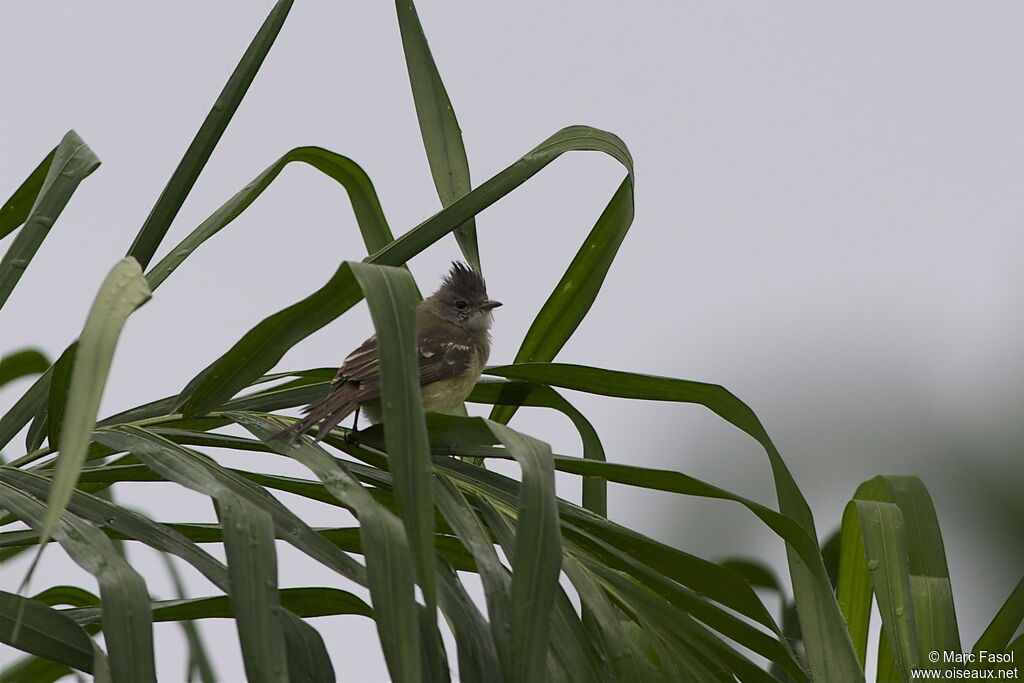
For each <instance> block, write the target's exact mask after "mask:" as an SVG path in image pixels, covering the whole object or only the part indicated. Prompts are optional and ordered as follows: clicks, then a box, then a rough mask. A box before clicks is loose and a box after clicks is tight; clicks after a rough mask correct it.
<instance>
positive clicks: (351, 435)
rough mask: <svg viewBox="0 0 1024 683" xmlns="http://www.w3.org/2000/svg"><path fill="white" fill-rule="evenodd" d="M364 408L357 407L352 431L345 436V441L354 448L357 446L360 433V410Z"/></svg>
mask: <svg viewBox="0 0 1024 683" xmlns="http://www.w3.org/2000/svg"><path fill="white" fill-rule="evenodd" d="M360 408H362V406H356V412H355V417H353V418H352V429H350V430H349V432H348V434H346V435H345V440H346V441H348V442H349V443H350V444H352V445H353V446H354V445H356V443H357V442H356V435H357V434H358V433H359V410H360Z"/></svg>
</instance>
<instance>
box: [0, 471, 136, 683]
mask: <svg viewBox="0 0 1024 683" xmlns="http://www.w3.org/2000/svg"><path fill="white" fill-rule="evenodd" d="M0 505H2V506H3V507H4V508H6V509H7V510H9V511H10V512H11V513H13V514H15V515H17V516H18V518H19V519H21V520H22V521H23V522H25V523H26V524H28V525H29V526H31V527H32V528H33V529H36V530H37V531H40V533H42V529H43V527H44V524H45V522H44V518H45V517H48V515H49V509H47V508H45V507H44V506H43V504H42V503H40V502H39V501H38V500H36V499H35V498H33V497H31V496H29V495H27V494H25V493H23V492H21V491H19V490H18V489H15V488H13V487H11V486H9V485H7V484H0ZM52 533H53V538H55V539H56V540H57V542H59V543H60V544H61V546H62V547H63V548H64V550H65V551H66V552H67V553H68V555H69V556H70V557H71V559H72V560H74V561H75V562H76V563H77V564H78V565H79V566H81V567H82V568H83V569H85V570H86V571H87V572H89V573H90V574H92V575H93V576H95V577H96V581H97V583H99V586H100V598H101V599H102V601H103V602H102V604H103V622H104V628H103V635H104V639H105V640H106V643H107V647H108V649H109V652H110V670H111V673H112V675H113V678H114V680H119V681H139V683H144V682H145V681H156V672H155V668H154V663H153V628H152V616H151V613H150V609H149V602H150V601H149V594H148V593H147V592H146V583H145V581H143V579H142V577H141V576H139V574H138V573H137V572H136V571H135V570H134V569H132V567H131V565H129V564H128V563H127V562H126V561H125V559H124V558H123V557H121V555H119V554H118V552H117V551H116V550H115V548H114V546H113V544H111V542H110V540H109V539H107V537H106V536H105V535H103V532H101V531H100V530H99V529H97V528H96V527H94V526H92V525H91V524H88V523H87V522H84V521H82V520H81V519H79V518H78V517H76V516H74V515H72V514H70V513H68V512H64V513H63V514H61V516H60V517H59V518H58V519H57V522H56V524H54V525H53V527H52Z"/></svg>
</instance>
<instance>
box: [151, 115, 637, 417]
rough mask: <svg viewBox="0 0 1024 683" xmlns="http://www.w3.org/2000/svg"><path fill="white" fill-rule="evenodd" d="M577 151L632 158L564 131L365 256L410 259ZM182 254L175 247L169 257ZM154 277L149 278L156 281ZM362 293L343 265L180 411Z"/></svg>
mask: <svg viewBox="0 0 1024 683" xmlns="http://www.w3.org/2000/svg"><path fill="white" fill-rule="evenodd" d="M572 150H595V151H602V152H605V153H607V154H610V155H612V156H613V157H614V158H616V159H619V160H620V161H622V160H623V159H628V152H627V151H626V148H625V145H623V144H622V141H621V140H619V138H617V137H616V136H614V135H612V134H610V133H606V132H604V131H600V130H597V129H595V128H589V127H586V126H572V127H569V128H565V129H563V130H561V131H559V132H558V133H556V134H555V135H553V136H551V137H550V138H548V139H547V140H545V141H544V142H542V143H541V144H540V145H538V146H537V147H536V148H534V149H533V150H532V151H530V152H529V153H527V154H526V155H525V156H524V157H523V158H521V159H520V160H519V161H517V162H516V163H514V164H512V165H511V166H509V167H508V168H506V169H505V170H504V171H502V172H501V173H499V174H498V175H496V176H494V177H493V178H491V179H490V180H488V181H487V182H485V183H483V184H482V185H480V187H478V188H476V189H475V190H473V191H472V192H470V193H469V194H468V195H466V196H465V197H463V198H462V199H460V200H459V201H457V202H455V203H454V204H452V205H451V206H450V207H448V208H447V209H445V210H443V211H441V212H440V213H438V214H435V215H434V216H433V217H432V218H430V219H428V220H426V221H424V222H423V223H421V224H420V225H419V226H417V227H416V228H414V229H413V230H410V231H409V232H407V233H406V234H404V235H402V236H401V237H399V238H398V239H397V240H395V241H393V242H391V243H389V244H388V245H387V246H385V247H383V248H382V249H380V250H378V251H376V252H374V253H373V254H372V255H370V256H369V257H368V258H367V259H366V261H367V262H369V263H377V264H381V265H390V266H399V265H402V264H404V263H405V262H406V261H407V260H409V259H410V258H412V257H413V256H415V255H416V254H418V253H420V252H421V251H423V250H424V249H426V248H427V247H429V246H430V245H431V244H433V243H434V242H436V241H437V240H439V239H440V238H441V237H443V236H445V235H447V234H448V233H449V232H451V231H452V230H453V229H455V228H456V227H457V226H459V225H461V224H463V223H464V222H466V220H468V219H469V218H470V217H471V216H475V215H476V214H477V213H479V212H480V211H483V210H484V209H485V208H487V207H488V206H490V205H491V204H493V203H494V202H496V201H497V200H498V199H501V198H502V197H504V196H505V195H506V194H508V193H509V192H511V191H512V190H513V189H515V188H516V187H518V186H519V185H521V184H522V183H524V182H526V180H528V179H529V178H531V177H532V176H533V175H535V174H536V173H537V172H539V171H540V170H541V169H542V168H544V167H545V166H547V165H548V164H550V163H551V162H552V161H554V160H555V159H556V158H558V157H559V156H560V155H561V154H563V153H565V152H567V151H572ZM267 182H269V181H267ZM260 191H262V190H260ZM243 192H244V191H243ZM254 192H255V191H254ZM240 194H241V193H240ZM255 194H258V192H255ZM255 194H253V196H252V197H249V201H251V199H252V198H254V197H255ZM237 196H238V195H236V197H237ZM239 211H240V209H239ZM234 215H237V213H236V214H234ZM196 246H197V245H196ZM177 251H178V250H177V249H175V250H174V252H172V254H171V255H169V256H168V258H171V257H172V256H174V254H175V252H177ZM189 253H191V252H189ZM185 256H187V254H185ZM154 270H156V269H154ZM155 282H156V280H153V279H151V284H155ZM359 298H360V294H359V289H358V286H357V284H356V282H355V279H354V278H353V277H352V276H351V273H350V272H349V269H348V268H347V267H346V266H342V267H340V268H339V269H338V270H337V271H336V272H335V274H334V276H333V277H332V278H331V279H330V280H329V281H328V282H327V284H325V285H324V286H323V287H322V288H321V289H319V290H317V291H316V292H314V293H313V294H312V295H310V296H309V297H306V298H305V299H303V300H302V301H300V302H299V303H297V304H293V305H292V306H289V307H288V308H286V309H284V310H283V311H279V312H278V313H275V314H273V315H271V316H270V317H268V318H266V319H265V320H263V321H262V322H260V323H259V324H258V325H256V327H254V328H253V329H252V330H250V331H249V332H247V333H246V334H245V336H243V337H242V339H241V340H239V341H238V342H237V343H236V344H235V345H234V346H233V347H232V348H231V349H229V350H228V351H227V352H226V353H225V354H223V355H222V356H221V357H220V358H219V359H217V360H216V361H214V363H213V364H212V365H210V366H209V367H207V368H206V369H205V370H203V371H202V372H201V373H200V374H199V375H198V376H197V377H195V378H194V379H193V380H192V381H191V382H189V384H188V385H187V386H186V387H185V389H184V390H182V393H181V395H180V396H179V404H180V405H181V409H182V410H183V411H185V412H186V413H187V414H189V415H198V414H203V413H206V412H209V411H211V410H214V409H216V408H218V407H220V406H221V405H223V403H224V402H225V401H226V400H227V399H229V398H230V397H232V396H234V395H235V394H236V393H237V392H238V391H239V390H241V389H243V388H244V387H246V386H249V385H250V384H251V383H252V382H253V381H254V380H256V379H257V378H259V377H260V376H261V375H263V374H264V373H265V372H267V371H269V370H270V369H271V368H272V367H273V366H274V365H275V364H276V363H277V362H278V361H279V360H280V359H281V357H282V356H283V355H284V354H285V352H286V351H288V349H290V348H291V347H292V346H294V345H295V344H297V343H298V342H299V341H301V340H302V339H305V338H306V337H308V336H309V335H310V334H312V333H313V332H315V331H317V330H319V329H320V328H321V327H323V326H324V325H326V324H327V323H329V322H331V321H332V320H334V319H335V318H337V317H338V316H339V315H341V314H342V313H344V312H345V311H347V310H348V309H349V308H351V307H352V306H354V305H355V304H356V303H357V302H358V301H359Z"/></svg>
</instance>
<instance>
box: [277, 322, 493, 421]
mask: <svg viewBox="0 0 1024 683" xmlns="http://www.w3.org/2000/svg"><path fill="white" fill-rule="evenodd" d="M463 342H468V339H461V338H460V339H459V341H438V340H436V339H432V338H430V337H425V336H424V337H421V338H420V340H419V344H418V346H417V349H416V356H417V360H418V361H419V383H420V385H423V384H430V383H431V382H437V381H440V380H443V379H448V378H450V377H457V376H459V375H461V374H462V373H463V372H465V371H466V370H467V369H468V368H469V366H470V364H471V363H472V359H473V347H472V346H471V345H470V344H468V343H463ZM331 385H332V386H333V387H334V388H333V390H332V391H331V393H329V394H328V395H327V396H325V397H324V398H323V399H321V400H320V401H317V402H316V403H313V404H311V405H309V406H307V407H306V408H305V409H304V410H303V412H304V413H305V417H304V418H303V419H302V420H300V421H299V422H297V423H296V424H295V425H293V426H292V427H291V428H290V429H289V431H290V432H291V433H293V434H295V435H297V434H301V433H303V432H305V431H307V430H309V429H310V428H312V427H313V425H317V424H318V425H320V430H319V431H318V432H317V440H320V439H321V438H323V437H324V436H326V435H327V433H328V432H329V431H331V430H332V429H334V428H335V427H336V426H337V425H338V423H340V422H341V421H342V420H344V419H345V418H346V417H348V416H349V415H351V414H352V413H353V412H355V409H356V408H357V407H359V404H361V403H363V402H365V401H370V400H373V399H375V398H380V357H379V355H378V353H377V338H376V337H370V338H369V339H367V340H366V341H365V342H363V343H362V345H360V346H359V348H357V349H356V350H355V351H353V352H352V353H350V354H349V355H348V357H347V358H345V360H344V362H343V363H342V365H341V368H340V369H339V370H338V374H337V375H335V377H334V379H333V380H331Z"/></svg>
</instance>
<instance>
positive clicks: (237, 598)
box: [217, 492, 288, 683]
mask: <svg viewBox="0 0 1024 683" xmlns="http://www.w3.org/2000/svg"><path fill="white" fill-rule="evenodd" d="M217 503H218V513H219V515H220V518H221V526H222V527H223V529H224V549H225V551H226V554H227V560H228V575H229V578H230V581H231V608H232V610H233V611H234V613H235V623H236V624H237V627H238V639H239V642H240V643H241V645H242V656H243V660H244V662H245V673H246V676H247V678H248V680H250V681H255V682H257V683H278V682H279V681H287V680H288V676H287V674H286V672H287V668H288V665H287V660H286V657H285V648H284V637H283V636H284V634H283V632H282V630H281V621H280V619H281V604H280V600H279V598H278V595H277V553H276V552H275V550H274V523H273V521H272V520H271V518H270V515H269V514H268V513H266V512H264V511H263V510H261V509H260V508H258V507H256V506H255V505H253V504H252V503H250V502H248V501H247V500H246V499H245V498H243V497H241V496H238V495H234V494H229V493H226V492H225V493H222V495H220V496H218V497H217Z"/></svg>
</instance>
